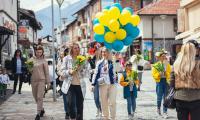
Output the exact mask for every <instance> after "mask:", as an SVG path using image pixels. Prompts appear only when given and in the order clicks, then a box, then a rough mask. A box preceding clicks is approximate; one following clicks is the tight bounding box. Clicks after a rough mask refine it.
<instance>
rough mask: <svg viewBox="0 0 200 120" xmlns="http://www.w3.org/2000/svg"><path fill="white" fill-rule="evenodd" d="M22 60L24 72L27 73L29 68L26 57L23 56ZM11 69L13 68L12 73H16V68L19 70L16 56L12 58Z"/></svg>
mask: <svg viewBox="0 0 200 120" xmlns="http://www.w3.org/2000/svg"><path fill="white" fill-rule="evenodd" d="M21 62H22V68H21V70H22V73H25V72H26V71H27V70H26V65H25V59H24V58H23V57H21ZM11 65H12V66H11V70H12V73H16V70H17V59H16V58H15V57H14V58H12V63H11Z"/></svg>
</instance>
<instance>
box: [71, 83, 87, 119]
mask: <svg viewBox="0 0 200 120" xmlns="http://www.w3.org/2000/svg"><path fill="white" fill-rule="evenodd" d="M83 101H84V98H83V94H82V90H81V86H80V85H71V86H70V88H69V91H68V93H67V102H68V107H69V109H68V110H69V116H70V118H71V119H76V120H83Z"/></svg>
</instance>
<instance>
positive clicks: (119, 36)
mask: <svg viewBox="0 0 200 120" xmlns="http://www.w3.org/2000/svg"><path fill="white" fill-rule="evenodd" d="M116 38H117V39H118V40H123V39H124V38H126V31H125V30H124V29H119V30H118V31H117V32H116Z"/></svg>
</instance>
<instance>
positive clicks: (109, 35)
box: [104, 32, 116, 43]
mask: <svg viewBox="0 0 200 120" xmlns="http://www.w3.org/2000/svg"><path fill="white" fill-rule="evenodd" d="M104 39H105V41H106V42H107V43H113V42H114V41H115V40H116V37H115V34H114V33H113V32H107V33H106V34H105V36H104Z"/></svg>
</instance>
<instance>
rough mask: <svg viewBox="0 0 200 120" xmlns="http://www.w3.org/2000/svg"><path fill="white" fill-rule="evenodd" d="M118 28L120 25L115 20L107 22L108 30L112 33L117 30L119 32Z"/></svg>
mask: <svg viewBox="0 0 200 120" xmlns="http://www.w3.org/2000/svg"><path fill="white" fill-rule="evenodd" d="M119 27H120V24H119V22H118V21H117V20H115V19H112V20H111V21H110V22H109V25H108V28H109V29H110V30H111V31H113V32H116V31H117V30H119Z"/></svg>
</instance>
